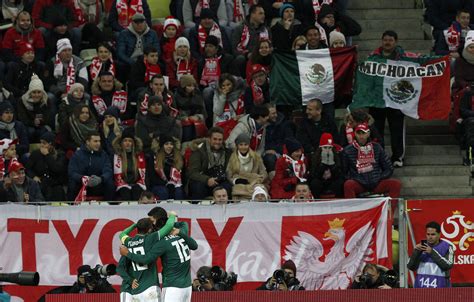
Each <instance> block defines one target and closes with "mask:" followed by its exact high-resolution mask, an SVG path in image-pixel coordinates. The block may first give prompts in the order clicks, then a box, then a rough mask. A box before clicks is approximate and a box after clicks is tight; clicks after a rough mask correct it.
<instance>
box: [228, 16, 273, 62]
mask: <svg viewBox="0 0 474 302" xmlns="http://www.w3.org/2000/svg"><path fill="white" fill-rule="evenodd" d="M244 26H247V27H248V30H249V35H250V38H249V42H248V44H247V46H246V47H245V49H246V50H247V51H248V52H249V53H250V52H252V50H253V49H254V48H255V46H257V44H258V42H259V41H260V34H261V33H264V32H265V31H267V34H268V38H269V39H270V29H269V28H267V27H266V26H265V24H260V25H259V26H258V27H257V28H255V27H253V26H252V25H251V24H249V22H247V21H245V23H242V24H240V25H239V26H237V27H236V28H235V29H234V31H233V32H232V53H233V54H234V56H236V55H246V54H247V53H243V52H240V51H239V50H238V49H237V45H238V44H239V43H240V40H241V38H242V32H243V30H244Z"/></svg>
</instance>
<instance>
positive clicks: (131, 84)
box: [127, 56, 165, 94]
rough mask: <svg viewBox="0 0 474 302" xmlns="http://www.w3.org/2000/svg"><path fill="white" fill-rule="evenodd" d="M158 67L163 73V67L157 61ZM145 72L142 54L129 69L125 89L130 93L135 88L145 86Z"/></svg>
mask: <svg viewBox="0 0 474 302" xmlns="http://www.w3.org/2000/svg"><path fill="white" fill-rule="evenodd" d="M158 64H159V67H160V74H164V73H165V72H164V68H163V66H162V65H161V64H160V62H158ZM145 73H146V65H145V62H144V58H143V56H139V57H138V58H137V61H136V62H135V63H133V64H132V67H131V69H130V76H129V80H128V84H127V89H128V90H127V91H128V92H129V94H131V92H132V91H137V89H139V88H142V87H146V85H147V84H148V83H146V82H145Z"/></svg>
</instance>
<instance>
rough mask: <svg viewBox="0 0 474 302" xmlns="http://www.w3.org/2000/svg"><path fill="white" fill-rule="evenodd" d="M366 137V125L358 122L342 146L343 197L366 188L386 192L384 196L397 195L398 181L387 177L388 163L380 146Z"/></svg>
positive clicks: (398, 189)
mask: <svg viewBox="0 0 474 302" xmlns="http://www.w3.org/2000/svg"><path fill="white" fill-rule="evenodd" d="M369 137H370V128H369V126H368V125H367V124H366V123H362V124H360V125H358V126H357V127H356V129H355V141H354V142H353V143H352V144H350V145H348V146H346V147H345V148H344V152H343V158H344V161H343V167H344V174H345V175H346V182H345V183H344V197H345V198H356V197H357V195H359V194H361V193H364V192H370V193H375V194H386V193H388V196H390V197H392V198H398V197H399V196H400V187H401V183H400V181H399V180H398V179H394V178H390V176H392V174H393V167H392V164H391V163H390V160H389V159H388V157H387V155H386V154H385V151H384V150H383V149H382V147H381V146H380V145H379V144H377V143H375V142H371V141H370V139H369Z"/></svg>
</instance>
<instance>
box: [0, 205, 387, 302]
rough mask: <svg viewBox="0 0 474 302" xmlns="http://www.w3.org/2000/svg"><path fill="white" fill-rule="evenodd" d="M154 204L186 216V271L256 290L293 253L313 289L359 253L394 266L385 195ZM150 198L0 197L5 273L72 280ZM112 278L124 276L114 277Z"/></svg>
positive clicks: (350, 267) (335, 278) (115, 255)
mask: <svg viewBox="0 0 474 302" xmlns="http://www.w3.org/2000/svg"><path fill="white" fill-rule="evenodd" d="M159 206H161V207H163V208H165V209H166V210H174V211H176V212H177V213H178V216H179V220H183V221H187V222H188V224H189V226H190V233H191V236H192V237H193V238H194V239H195V240H196V241H197V242H198V245H199V247H198V249H197V250H196V251H193V252H192V253H191V274H192V276H193V277H195V276H196V271H197V269H198V268H199V267H201V266H203V265H208V266H211V265H219V266H221V267H223V268H225V269H226V271H232V272H235V273H236V274H238V282H239V283H238V284H237V289H256V288H257V287H258V286H259V285H261V283H262V282H263V281H265V280H266V279H267V278H269V277H270V276H271V275H272V273H273V272H274V271H275V270H276V269H278V268H279V267H280V265H281V263H282V262H284V260H285V259H292V260H293V261H294V262H295V264H296V267H297V274H296V277H297V278H298V279H299V280H300V281H301V283H302V284H303V285H304V286H305V287H306V288H307V289H311V290H313V289H345V288H347V287H348V286H349V284H350V283H351V281H352V278H353V277H354V276H355V275H356V274H358V273H360V271H361V270H362V268H363V266H364V265H365V263H366V262H373V263H379V264H382V265H384V266H387V267H391V259H392V255H391V251H392V248H391V227H390V225H391V221H390V220H389V214H388V208H389V203H388V199H386V198H379V199H359V200H334V201H325V202H314V203H280V204H270V203H242V204H231V205H225V206H217V205H214V206H207V205H188V204H186V205H184V204H172V203H168V204H159ZM152 207H153V205H129V206H67V207H52V206H41V207H38V206H24V205H14V204H8V205H0V247H1V255H2V257H0V267H3V271H2V273H8V272H17V271H21V270H26V271H38V272H39V273H40V285H41V286H45V287H47V288H48V289H50V286H53V285H57V286H60V285H72V284H73V283H74V282H75V281H76V278H77V277H76V275H77V268H78V267H79V266H80V265H82V264H89V265H91V266H92V267H93V266H95V265H96V264H107V263H117V261H118V260H119V251H118V247H119V245H120V242H119V239H118V233H119V232H120V231H122V230H123V229H125V228H126V227H128V226H130V225H131V224H132V223H133V222H135V221H137V220H138V219H140V218H143V217H146V215H147V213H148V211H149V210H150V209H151V208H152ZM341 276H344V278H341ZM109 281H110V282H111V283H112V284H120V283H121V279H120V277H118V276H114V277H111V278H110V279H109ZM41 286H40V287H39V288H38V291H40V290H41ZM40 293H41V292H40ZM43 293H44V292H43ZM24 294H25V295H29V294H33V293H30V291H28V292H25V293H24ZM25 301H36V300H34V299H26V300H25Z"/></svg>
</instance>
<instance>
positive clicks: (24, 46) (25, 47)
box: [18, 41, 35, 57]
mask: <svg viewBox="0 0 474 302" xmlns="http://www.w3.org/2000/svg"><path fill="white" fill-rule="evenodd" d="M28 51H33V52H34V51H35V49H34V48H33V45H31V44H30V43H27V42H23V41H22V42H20V43H18V54H19V55H20V57H21V56H23V55H24V54H25V52H28Z"/></svg>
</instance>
